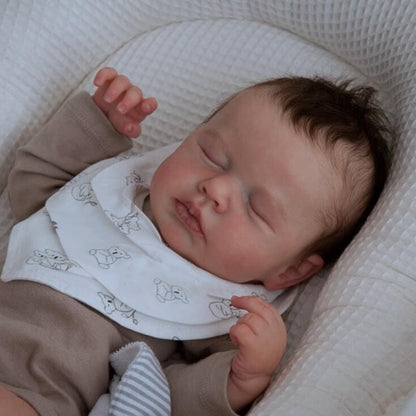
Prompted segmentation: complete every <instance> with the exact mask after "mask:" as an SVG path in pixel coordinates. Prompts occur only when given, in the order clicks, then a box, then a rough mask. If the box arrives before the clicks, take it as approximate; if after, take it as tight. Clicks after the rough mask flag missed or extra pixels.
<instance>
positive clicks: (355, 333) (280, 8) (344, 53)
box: [0, 0, 416, 416]
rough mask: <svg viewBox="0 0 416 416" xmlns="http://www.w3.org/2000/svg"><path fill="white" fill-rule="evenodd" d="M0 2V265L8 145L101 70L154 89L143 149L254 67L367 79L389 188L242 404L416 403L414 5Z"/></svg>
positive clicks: (348, 414)
mask: <svg viewBox="0 0 416 416" xmlns="http://www.w3.org/2000/svg"><path fill="white" fill-rule="evenodd" d="M0 6H1V7H0V13H1V15H0V86H1V91H2V94H1V100H0V126H1V128H0V164H1V170H0V192H1V195H0V207H1V211H0V237H1V238H0V264H2V263H3V261H4V258H5V253H6V248H7V241H8V235H9V231H10V228H11V226H12V224H13V221H12V217H11V213H10V208H9V206H8V201H7V192H6V184H7V175H8V172H9V170H10V168H11V166H12V163H13V160H14V155H15V151H16V149H17V147H18V146H20V145H22V144H23V143H25V142H27V141H28V140H29V139H30V137H31V136H32V135H33V134H34V133H35V132H36V131H37V130H38V129H39V128H40V127H41V126H42V124H43V123H44V122H45V121H46V120H47V119H48V118H49V117H50V116H51V115H52V114H53V113H54V112H55V111H57V109H58V108H59V107H60V105H61V104H62V103H63V102H64V101H65V99H66V98H67V97H69V96H70V95H72V94H74V93H75V92H76V91H78V90H79V89H86V90H89V91H91V90H92V87H91V78H92V76H93V74H94V73H95V72H96V70H97V69H98V68H99V67H102V66H104V65H111V66H114V67H116V68H117V69H118V70H119V71H121V72H124V73H126V75H128V76H129V77H130V78H131V79H132V80H133V81H134V82H135V83H137V84H139V85H140V86H141V87H142V88H143V90H144V92H145V94H146V95H154V96H156V97H157V98H158V101H159V110H158V111H157V113H156V114H155V115H154V116H152V117H151V118H149V119H148V120H146V123H145V125H144V128H143V135H142V137H141V139H140V140H139V143H137V146H138V147H140V148H142V149H143V150H148V149H152V148H155V147H157V146H160V145H162V144H167V143H171V142H174V141H179V140H181V139H183V138H184V137H185V136H186V135H187V133H188V132H189V131H190V130H192V129H193V128H194V127H195V126H196V125H197V124H198V123H199V122H201V121H202V120H203V119H204V118H205V117H206V116H207V114H209V112H210V111H211V110H212V109H213V108H214V107H215V106H216V105H217V104H218V103H219V102H221V101H222V100H223V99H224V98H225V97H226V96H228V95H230V94H232V93H234V92H235V91H237V90H239V89H241V88H243V87H245V86H247V85H249V84H251V83H253V82H256V81H259V80H263V79H265V78H270V77H275V76H279V75H285V74H297V75H307V76H310V75H320V76H326V77H329V78H331V79H333V80H337V79H344V78H354V79H356V80H358V81H359V82H367V83H370V84H372V85H374V86H375V87H376V88H378V89H379V90H380V95H379V98H380V100H381V101H382V103H383V106H384V107H385V109H386V111H387V112H388V113H389V115H390V117H391V119H392V122H393V124H394V126H395V132H396V137H395V140H394V143H392V145H393V149H394V164H393V171H392V173H391V175H390V178H389V180H388V184H387V187H386V189H385V191H384V192H383V195H382V197H381V199H380V201H379V203H378V204H377V206H376V208H375V210H374V211H373V213H372V215H371V216H370V218H369V219H368V221H367V223H366V224H365V226H364V228H363V229H362V230H361V232H360V233H359V234H358V235H357V237H356V238H355V239H354V241H353V242H352V244H351V245H350V246H349V247H348V248H347V250H346V251H345V252H344V254H343V255H342V257H341V258H340V259H339V261H338V262H337V263H336V265H335V266H334V267H333V268H332V269H331V270H325V271H324V272H323V273H321V274H320V275H318V276H316V277H314V278H313V279H311V280H310V281H309V282H307V283H305V284H303V285H302V287H301V291H300V295H299V297H298V299H297V301H296V303H295V305H294V306H293V307H292V309H291V311H290V312H289V313H288V314H287V317H286V322H287V325H288V329H289V348H288V350H287V353H286V356H285V359H284V361H283V362H282V364H281V367H280V369H279V371H278V372H277V374H276V377H275V379H274V381H273V383H272V385H271V386H270V388H269V389H268V390H267V392H266V394H265V396H264V397H263V398H262V399H261V400H260V401H258V403H257V404H256V405H255V406H254V407H253V408H252V409H251V411H250V415H251V416H270V415H276V416H279V415H282V416H283V415H284V416H300V415H302V416H309V415H310V416H333V415H337V416H376V415H377V416H378V415H384V416H392V415H398V414H399V413H400V412H408V413H406V415H407V414H416V411H412V410H411V406H412V401H411V400H409V399H411V397H412V395H413V394H414V392H415V391H416V390H415V387H416V347H415V346H416V329H415V322H416V301H415V299H416V204H415V200H416V87H415V85H416V31H415V27H416V1H415V0H350V1H348V2H346V1H342V0H293V1H287V0H224V1H219V0H214V1H205V0H126V1H119V2H114V1H112V0H102V1H93V0H91V1H82V0H74V1H71V2H69V1H68V2H63V1H62V2H61V1H47V0H39V1H30V0H9V1H8V0H0ZM413 403H414V401H413ZM409 409H410V410H409ZM413 409H414V408H413ZM409 412H410V413H409ZM412 412H413V413H412ZM403 414H405V413H403Z"/></svg>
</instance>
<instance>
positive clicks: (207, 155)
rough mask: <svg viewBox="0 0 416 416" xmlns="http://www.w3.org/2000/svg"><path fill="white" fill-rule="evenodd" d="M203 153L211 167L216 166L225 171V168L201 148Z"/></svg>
mask: <svg viewBox="0 0 416 416" xmlns="http://www.w3.org/2000/svg"><path fill="white" fill-rule="evenodd" d="M201 151H202V154H203V155H204V157H205V159H207V160H208V162H209V163H210V164H211V165H214V166H215V167H216V168H220V169H224V168H223V166H221V165H220V164H219V163H218V162H216V161H215V160H214V159H213V158H212V157H211V156H210V155H209V154H208V152H207V151H206V150H205V149H204V148H203V147H202V146H201Z"/></svg>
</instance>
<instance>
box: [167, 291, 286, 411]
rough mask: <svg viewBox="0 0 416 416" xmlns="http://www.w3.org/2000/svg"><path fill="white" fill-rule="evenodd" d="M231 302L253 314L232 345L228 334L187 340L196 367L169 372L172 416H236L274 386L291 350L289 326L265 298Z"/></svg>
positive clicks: (242, 324) (236, 331) (241, 321)
mask: <svg viewBox="0 0 416 416" xmlns="http://www.w3.org/2000/svg"><path fill="white" fill-rule="evenodd" d="M232 302H233V305H234V306H236V307H238V308H241V309H246V310H247V311H248V312H249V313H248V314H246V315H244V316H243V317H242V318H240V319H239V321H238V323H237V324H236V325H235V326H233V327H232V329H231V330H230V337H231V341H232V342H231V341H230V340H229V339H228V337H226V336H223V337H217V338H214V339H208V340H200V341H185V342H184V343H183V344H184V346H185V348H186V351H185V352H186V353H188V354H189V355H190V357H191V358H192V357H193V359H194V362H193V364H189V362H187V363H186V364H185V363H184V362H178V363H173V364H172V363H171V364H170V365H169V366H166V367H165V368H164V371H165V374H166V376H167V378H168V381H169V386H170V390H171V401H172V416H176V415H182V414H196V415H198V416H209V415H215V416H236V415H237V412H241V411H242V410H243V409H246V408H247V406H249V405H250V404H251V403H252V402H253V401H254V400H255V399H256V398H257V397H259V396H260V395H261V394H262V393H263V391H264V390H265V389H266V387H267V386H268V385H269V383H270V380H271V377H272V374H273V372H274V370H275V369H276V367H277V365H278V364H279V362H280V360H281V357H282V355H283V352H284V349H285V346H286V329H285V326H284V323H283V321H282V319H281V317H280V315H279V313H278V312H277V310H276V309H275V308H274V307H273V306H271V305H269V304H268V303H266V302H263V301H262V300H261V299H260V298H255V297H252V296H247V297H241V298H237V297H236V298H233V299H232ZM236 347H237V348H238V349H236ZM185 358H186V354H185ZM188 361H189V360H188Z"/></svg>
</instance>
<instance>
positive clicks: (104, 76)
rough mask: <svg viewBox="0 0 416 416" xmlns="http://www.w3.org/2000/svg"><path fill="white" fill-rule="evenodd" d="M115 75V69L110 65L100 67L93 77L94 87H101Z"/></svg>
mask: <svg viewBox="0 0 416 416" xmlns="http://www.w3.org/2000/svg"><path fill="white" fill-rule="evenodd" d="M116 76H117V71H116V70H115V69H114V68H111V67H108V66H107V67H105V68H102V69H100V70H99V71H98V72H97V74H96V75H95V78H94V85H95V86H96V87H102V86H103V85H104V84H105V83H106V82H107V81H110V80H112V79H114V78H115V77H116Z"/></svg>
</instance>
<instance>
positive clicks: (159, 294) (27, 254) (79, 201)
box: [1, 143, 295, 340]
mask: <svg viewBox="0 0 416 416" xmlns="http://www.w3.org/2000/svg"><path fill="white" fill-rule="evenodd" d="M176 147H177V144H176V143H174V144H172V145H168V146H163V147H161V148H158V149H155V150H153V151H150V152H145V153H144V154H139V155H133V154H129V155H126V154H124V155H122V156H117V157H115V158H111V159H107V160H103V161H100V162H98V163H96V164H94V165H92V166H90V167H89V168H88V169H85V170H84V171H82V172H81V173H80V174H79V175H77V176H75V177H74V178H73V179H72V180H71V181H69V182H68V183H67V184H65V186H63V187H62V188H61V189H60V190H59V191H58V192H56V193H55V194H54V195H52V196H51V197H50V198H49V199H48V200H47V201H46V204H45V208H43V209H41V210H39V211H38V212H36V213H35V214H33V215H31V216H30V217H29V218H26V219H25V220H24V221H22V222H19V223H18V224H16V225H15V226H14V227H13V230H12V233H11V236H10V242H9V249H8V254H7V258H6V262H5V264H4V267H3V271H2V275H1V279H2V280H4V281H10V280H22V279H25V280H31V281H37V282H40V283H42V284H45V285H48V286H51V287H53V288H54V289H56V290H58V291H60V292H62V293H65V294H67V295H69V296H71V297H73V298H75V299H78V300H80V301H81V302H83V303H85V304H87V305H89V306H91V307H93V308H94V309H96V310H98V311H99V312H101V313H102V314H104V315H105V316H107V317H108V318H109V319H111V320H113V321H115V322H117V323H119V324H120V325H123V326H125V327H127V328H129V329H132V330H133V331H137V332H140V333H143V334H146V335H150V336H153V337H156V338H162V339H181V340H185V339H200V338H211V337H214V336H218V335H223V334H226V333H228V332H229V330H230V328H231V326H232V325H234V324H235V323H236V321H237V319H238V318H239V317H240V316H242V314H243V312H244V311H242V310H240V309H238V308H235V307H234V306H232V305H231V297H232V296H233V295H236V296H258V297H261V298H263V299H264V300H266V301H268V302H273V301H274V302H273V303H274V304H275V305H276V307H277V308H278V309H279V311H280V312H281V313H283V312H284V311H285V308H284V307H286V308H287V306H288V305H287V300H288V297H287V296H283V300H284V302H283V303H284V304H283V305H282V302H279V298H280V296H279V295H280V294H282V293H283V292H284V291H283V290H277V291H268V290H266V289H265V287H264V286H262V285H255V284H239V283H234V282H229V281H227V280H224V279H221V278H219V277H217V276H215V275H213V274H211V273H209V272H207V271H206V270H203V269H201V268H199V267H197V266H196V265H194V264H193V263H191V262H189V261H188V260H186V259H184V258H183V257H181V256H179V255H178V254H177V253H175V252H174V251H173V250H171V249H170V248H169V247H168V246H167V245H166V244H165V243H164V242H163V240H162V237H161V236H160V234H159V232H158V230H157V229H156V227H155V226H154V225H153V223H152V221H151V220H150V219H149V218H148V217H147V216H146V215H145V213H144V212H143V211H142V209H141V207H142V206H143V202H144V200H145V198H146V197H147V196H148V195H149V188H150V183H151V180H152V177H153V174H154V172H155V171H156V169H157V167H158V166H159V165H160V164H161V163H162V161H163V160H164V159H166V158H167V157H168V156H170V155H171V153H172V152H173V151H174V150H175V149H176ZM293 294H295V293H292V295H290V297H291V298H292V300H293V299H294V296H293ZM282 306H283V307H282Z"/></svg>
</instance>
